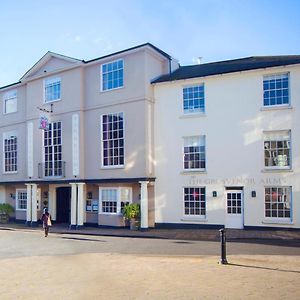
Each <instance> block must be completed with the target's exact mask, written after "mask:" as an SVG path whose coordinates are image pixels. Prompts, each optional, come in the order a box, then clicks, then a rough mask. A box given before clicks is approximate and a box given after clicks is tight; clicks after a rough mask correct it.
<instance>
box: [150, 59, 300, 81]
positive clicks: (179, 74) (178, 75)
mask: <svg viewBox="0 0 300 300" xmlns="http://www.w3.org/2000/svg"><path fill="white" fill-rule="evenodd" d="M293 64H300V55H282V56H251V57H245V58H239V59H233V60H225V61H219V62H212V63H206V64H198V65H191V66H180V67H179V69H177V70H175V71H174V72H173V73H171V74H166V75H163V76H161V77H159V78H157V79H155V80H153V81H152V83H158V82H165V81H174V80H180V79H189V78H196V77H204V76H210V75H217V74H226V73H232V72H239V71H248V70H255V69H263V68H270V67H278V66H285V65H293Z"/></svg>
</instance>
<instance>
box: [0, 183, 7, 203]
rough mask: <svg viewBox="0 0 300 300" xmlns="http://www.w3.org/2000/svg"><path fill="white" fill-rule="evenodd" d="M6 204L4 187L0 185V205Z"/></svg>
mask: <svg viewBox="0 0 300 300" xmlns="http://www.w3.org/2000/svg"><path fill="white" fill-rule="evenodd" d="M5 202H6V197H5V186H4V185H1V186H0V203H5Z"/></svg>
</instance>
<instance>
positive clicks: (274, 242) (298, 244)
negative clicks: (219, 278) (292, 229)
mask: <svg viewBox="0 0 300 300" xmlns="http://www.w3.org/2000/svg"><path fill="white" fill-rule="evenodd" d="M227 242H228V243H245V244H258V245H270V246H280V247H295V248H299V249H300V240H286V239H285V240H278V239H227Z"/></svg>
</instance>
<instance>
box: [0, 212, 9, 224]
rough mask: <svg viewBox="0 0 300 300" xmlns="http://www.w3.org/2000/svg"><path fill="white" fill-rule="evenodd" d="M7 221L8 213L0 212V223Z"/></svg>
mask: <svg viewBox="0 0 300 300" xmlns="http://www.w3.org/2000/svg"><path fill="white" fill-rule="evenodd" d="M8 221H9V215H8V214H0V223H2V224H7V223H8Z"/></svg>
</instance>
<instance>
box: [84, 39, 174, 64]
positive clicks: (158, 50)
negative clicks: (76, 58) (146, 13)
mask: <svg viewBox="0 0 300 300" xmlns="http://www.w3.org/2000/svg"><path fill="white" fill-rule="evenodd" d="M145 46H149V47H151V48H153V49H154V50H155V51H157V52H158V53H160V54H161V55H162V56H165V57H166V58H167V59H171V58H172V57H171V56H170V55H169V54H168V53H166V52H164V51H162V50H161V49H159V48H157V47H155V46H154V45H152V44H151V43H145V44H141V45H138V46H135V47H132V48H128V49H125V50H121V51H118V52H114V53H111V54H108V55H105V56H101V57H98V58H94V59H91V60H87V61H85V60H83V62H84V63H86V64H88V63H90V62H93V61H96V60H99V59H103V58H107V57H110V56H114V55H117V54H122V53H124V52H127V51H131V50H135V49H138V48H142V47H145Z"/></svg>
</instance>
